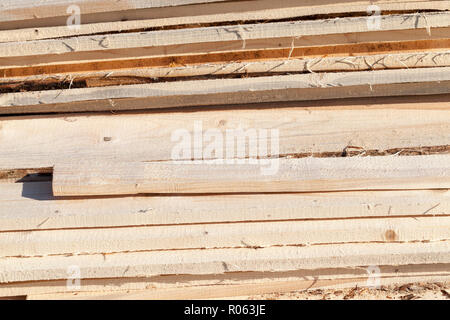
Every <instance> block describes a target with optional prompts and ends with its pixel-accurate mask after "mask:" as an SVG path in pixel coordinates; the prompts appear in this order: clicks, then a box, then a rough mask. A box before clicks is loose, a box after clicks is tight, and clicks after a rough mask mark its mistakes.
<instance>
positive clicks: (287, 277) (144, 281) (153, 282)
mask: <svg viewBox="0 0 450 320" xmlns="http://www.w3.org/2000/svg"><path fill="white" fill-rule="evenodd" d="M379 268H380V280H381V282H382V283H381V284H382V285H387V284H388V283H390V282H391V281H392V282H395V281H396V282H397V283H403V282H407V281H409V280H410V279H412V278H416V279H418V278H420V279H421V280H422V281H424V279H426V278H427V277H430V276H431V278H434V280H435V281H442V279H445V278H448V277H449V272H448V270H449V265H448V264H417V265H397V266H389V265H387V266H386V265H381V266H379ZM355 279H359V280H362V279H363V280H364V281H363V282H362V281H361V284H362V286H365V285H367V279H368V272H367V268H366V267H364V266H360V267H355V268H331V269H316V270H304V269H302V270H295V271H287V272H239V273H231V274H230V273H224V274H213V275H164V276H154V277H148V278H144V277H140V278H110V279H81V286H80V288H79V290H76V289H75V288H68V287H67V280H55V281H33V282H25V283H24V282H19V283H4V284H2V285H1V286H0V295H1V296H18V295H27V299H29V298H30V296H34V297H36V298H37V296H38V295H39V296H41V295H42V296H41V297H42V298H43V299H49V298H50V297H51V296H60V297H62V298H77V297H80V296H81V297H86V296H98V295H106V294H109V295H116V294H117V295H121V294H122V293H124V292H127V293H128V294H131V295H134V294H136V295H135V296H136V297H137V296H138V295H141V294H143V295H148V296H150V295H152V296H154V297H155V298H157V299H163V298H164V297H166V296H167V295H168V294H169V293H170V294H171V295H172V299H173V297H174V295H179V294H181V292H186V291H187V292H191V293H194V292H195V291H196V289H203V292H204V294H203V295H201V294H199V293H198V292H197V293H195V296H196V297H198V298H201V297H203V298H213V297H216V295H215V294H214V293H213V292H212V290H210V289H211V288H215V289H219V288H218V287H214V285H215V284H218V283H219V284H220V287H225V286H228V287H230V288H231V287H233V288H235V289H237V288H239V290H236V292H235V294H238V295H243V293H245V292H246V291H245V289H244V288H253V289H252V290H254V289H255V288H258V290H264V288H265V289H266V290H275V291H279V290H283V289H287V288H288V286H286V285H281V284H288V283H290V284H292V285H295V286H296V287H295V288H294V289H296V290H299V288H302V287H303V285H307V286H306V288H315V287H316V286H317V287H322V288H323V287H328V286H333V288H336V287H337V286H338V287H340V286H341V285H342V286H347V283H348V285H349V286H352V287H354V286H355V284H354V283H353V281H355ZM428 279H430V278H428ZM437 279H440V280H437ZM347 281H351V283H352V284H350V282H347ZM419 281H420V280H419ZM272 284H273V285H274V287H272ZM306 288H305V289H306ZM294 289H291V290H290V291H292V290H294ZM144 290H145V291H144ZM226 291H227V293H226V294H225V295H230V293H229V291H228V290H226ZM219 292H220V291H219ZM219 295H221V296H223V295H224V292H221V293H220V294H219ZM110 298H111V297H110Z"/></svg>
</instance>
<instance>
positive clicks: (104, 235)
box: [0, 200, 450, 257]
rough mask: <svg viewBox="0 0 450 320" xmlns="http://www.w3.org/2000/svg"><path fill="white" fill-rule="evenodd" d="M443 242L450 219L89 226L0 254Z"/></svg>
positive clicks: (33, 239) (26, 238) (14, 239)
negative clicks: (121, 226)
mask: <svg viewBox="0 0 450 320" xmlns="http://www.w3.org/2000/svg"><path fill="white" fill-rule="evenodd" d="M278 201H280V200H278ZM299 209H300V208H299ZM191 210H192V209H191ZM449 213H450V212H449ZM151 214H153V213H151ZM441 240H450V217H419V218H415V219H411V218H409V217H408V218H385V219H381V218H377V219H356V220H347V219H345V220H327V221H286V222H270V223H269V222H259V223H227V224H208V225H189V226H160V227H158V226H154V227H125V228H102V229H92V228H89V229H76V230H45V231H33V232H32V233H30V232H28V231H24V232H6V233H0V247H2V248H3V249H2V251H1V253H0V257H8V256H9V257H17V256H27V257H31V256H45V255H65V254H78V253H83V254H97V253H98V254H108V253H117V252H135V251H144V250H146V251H152V250H173V249H203V248H206V249H213V248H255V249H256V248H263V247H270V246H288V245H298V246H307V245H314V244H335V243H336V244H339V243H358V242H363V243H366V242H367V243H368V242H395V241H400V242H414V241H441Z"/></svg>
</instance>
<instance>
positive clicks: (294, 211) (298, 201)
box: [0, 182, 450, 231]
mask: <svg viewBox="0 0 450 320" xmlns="http://www.w3.org/2000/svg"><path fill="white" fill-rule="evenodd" d="M0 191H1V192H0V231H20V230H43V229H44V230H51V229H67V228H70V229H73V228H95V227H118V226H152V225H179V224H181V225H183V224H204V223H206V224H210V223H220V222H256V221H280V220H284V221H287V220H298V221H304V220H315V219H316V220H323V219H344V218H369V217H380V218H388V217H416V218H420V217H434V216H443V215H448V214H449V212H450V192H449V191H448V190H410V191H363V192H358V191H355V192H338V193H300V194H298V193H297V194H276V195H275V194H265V195H261V194H253V195H209V196H204V195H202V196H177V197H174V196H168V197H161V196H153V197H120V198H105V199H96V198H89V199H76V200H75V199H61V198H54V197H53V194H52V189H51V182H33V183H31V182H30V183H25V184H24V183H16V184H2V183H0ZM344 221H347V220H344Z"/></svg>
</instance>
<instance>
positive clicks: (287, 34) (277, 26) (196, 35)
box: [0, 12, 450, 60]
mask: <svg viewBox="0 0 450 320" xmlns="http://www.w3.org/2000/svg"><path fill="white" fill-rule="evenodd" d="M449 17H450V13H447V12H437V13H423V14H406V15H387V16H381V17H380V19H381V25H382V26H383V28H382V29H381V30H382V31H384V32H386V31H390V32H391V33H395V31H398V32H400V33H401V32H402V31H404V30H415V29H425V30H430V28H432V29H433V28H448V27H450V22H449V21H450V19H449ZM367 21H368V18H367V17H352V18H345V19H340V18H337V19H325V20H312V21H294V22H277V23H264V24H249V25H245V26H243V25H234V26H218V27H204V28H188V29H175V30H163V31H148V32H139V33H123V34H109V35H92V36H80V37H71V38H66V39H55V40H38V41H24V42H19V43H17V44H18V45H16V46H11V44H10V43H0V56H1V57H3V60H5V58H7V57H20V56H37V55H48V54H63V53H74V52H88V51H100V52H101V51H105V50H117V49H127V48H140V47H164V46H174V45H177V46H180V45H184V44H193V43H218V42H233V41H234V42H238V43H240V45H241V49H245V48H248V47H247V46H246V41H248V40H260V43H261V44H262V45H263V46H266V44H268V43H270V42H272V45H274V44H275V47H276V46H278V44H277V43H274V39H277V38H281V39H282V38H290V39H291V42H293V44H292V43H291V44H290V46H300V45H301V43H302V37H304V36H313V35H314V36H319V35H327V34H346V33H356V34H358V33H364V32H370V31H371V30H370V29H369V27H368V22H367ZM416 32H417V31H416ZM299 35H300V37H299ZM430 35H431V33H430V32H428V36H430ZM296 38H297V41H295V40H296ZM390 39H392V38H389V39H386V40H390ZM262 40H266V41H265V42H264V41H262ZM214 45H215V46H217V44H214ZM224 48H225V47H224ZM216 51H217V49H216ZM222 51H224V50H222ZM186 53H189V52H188V51H187V52H186ZM102 54H103V53H102Z"/></svg>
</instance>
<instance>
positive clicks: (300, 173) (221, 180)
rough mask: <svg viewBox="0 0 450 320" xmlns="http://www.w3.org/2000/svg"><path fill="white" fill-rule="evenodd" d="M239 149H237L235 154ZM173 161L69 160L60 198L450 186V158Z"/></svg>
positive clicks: (57, 172) (58, 187)
mask: <svg viewBox="0 0 450 320" xmlns="http://www.w3.org/2000/svg"><path fill="white" fill-rule="evenodd" d="M233 151H234V150H233ZM253 162H254V163H252V160H251V159H250V160H249V159H247V160H246V159H242V160H241V161H236V159H234V158H232V159H231V164H228V163H230V162H229V159H228V160H221V159H218V160H217V161H204V162H203V163H200V164H196V163H195V161H194V162H191V161H182V163H178V162H177V161H174V162H168V163H158V162H151V163H143V162H127V163H125V162H124V163H122V162H121V163H115V162H100V161H97V162H70V161H68V162H66V163H60V164H58V165H56V166H55V168H54V171H53V184H52V187H53V194H54V195H55V196H97V195H121V194H142V193H169V194H172V193H241V192H249V193H251V192H325V191H349V190H404V189H448V188H450V155H430V156H408V157H394V156H388V157H351V158H302V159H285V158H281V159H260V160H257V159H255V160H254V161H253Z"/></svg>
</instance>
